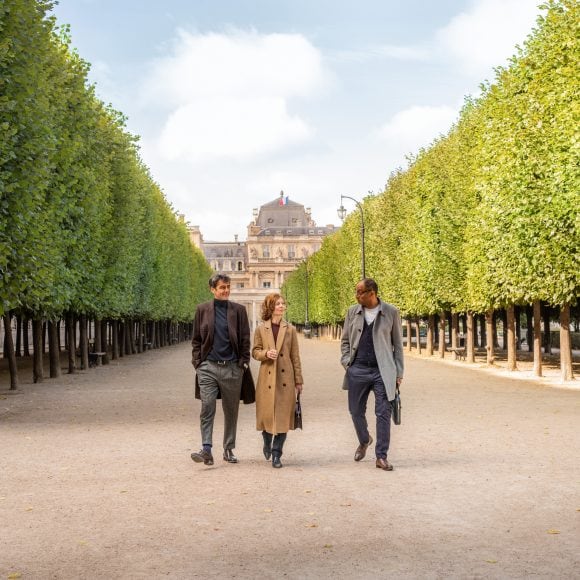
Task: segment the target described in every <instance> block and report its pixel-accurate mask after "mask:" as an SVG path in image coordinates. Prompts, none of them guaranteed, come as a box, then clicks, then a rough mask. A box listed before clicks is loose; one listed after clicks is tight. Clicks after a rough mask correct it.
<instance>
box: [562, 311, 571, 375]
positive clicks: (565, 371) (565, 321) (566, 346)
mask: <svg viewBox="0 0 580 580" xmlns="http://www.w3.org/2000/svg"><path fill="white" fill-rule="evenodd" d="M560 368H561V370H562V380H563V381H571V380H572V379H573V378H574V373H573V371H572V341H571V340H570V305H569V304H564V306H562V307H561V308H560Z"/></svg>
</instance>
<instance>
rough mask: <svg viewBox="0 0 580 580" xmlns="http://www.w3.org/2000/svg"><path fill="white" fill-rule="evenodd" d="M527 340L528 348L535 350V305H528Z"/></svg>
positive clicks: (531, 350)
mask: <svg viewBox="0 0 580 580" xmlns="http://www.w3.org/2000/svg"><path fill="white" fill-rule="evenodd" d="M526 342H527V343H528V350H529V351H530V352H533V350H534V307H533V306H530V305H528V306H526Z"/></svg>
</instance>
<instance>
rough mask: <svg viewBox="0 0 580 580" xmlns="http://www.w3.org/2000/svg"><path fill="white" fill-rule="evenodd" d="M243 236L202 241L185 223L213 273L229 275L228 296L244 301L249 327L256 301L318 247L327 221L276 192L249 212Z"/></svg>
mask: <svg viewBox="0 0 580 580" xmlns="http://www.w3.org/2000/svg"><path fill="white" fill-rule="evenodd" d="M252 217H253V219H252V221H251V222H250V224H249V225H248V232H247V240H246V241H245V242H240V241H238V239H237V236H236V237H235V239H234V241H233V242H205V241H204V240H203V236H202V234H201V232H200V229H199V227H198V226H190V228H189V232H190V237H191V241H192V243H194V244H195V245H196V246H198V247H199V248H200V249H201V250H202V251H203V253H204V255H205V257H206V260H207V261H208V263H209V264H210V266H211V267H212V268H213V269H214V270H215V271H216V272H224V273H226V274H228V275H229V276H230V277H231V279H232V292H231V299H232V300H234V301H236V302H239V303H241V304H245V305H246V308H247V310H248V316H249V318H250V322H251V325H252V328H255V326H256V325H257V323H258V322H259V317H260V304H261V303H262V301H263V300H264V297H265V296H266V295H268V294H269V293H271V292H278V291H279V290H280V288H281V286H282V284H283V283H284V280H285V279H286V277H287V276H288V275H289V274H290V273H291V272H293V271H294V270H295V269H296V268H297V267H298V265H299V264H300V262H302V261H303V260H304V259H306V258H307V257H308V256H310V255H311V254H313V253H314V252H316V251H317V250H318V249H320V245H321V244H322V240H323V239H324V237H325V236H327V235H329V234H331V233H333V232H334V231H335V227H334V226H333V225H327V226H317V225H316V223H315V222H314V220H313V219H312V215H311V210H310V208H305V207H304V206H303V205H302V204H300V203H297V202H295V201H292V200H290V199H289V198H288V196H286V195H285V194H284V192H283V191H281V192H280V195H279V197H278V198H276V199H274V200H272V201H270V202H268V203H265V204H264V205H262V206H261V207H260V208H255V209H254V210H253V216H252Z"/></svg>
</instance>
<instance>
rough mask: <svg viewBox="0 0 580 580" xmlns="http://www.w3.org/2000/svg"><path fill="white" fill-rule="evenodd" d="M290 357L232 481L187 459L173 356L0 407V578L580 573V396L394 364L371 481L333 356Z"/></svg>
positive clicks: (93, 375) (182, 349)
mask: <svg viewBox="0 0 580 580" xmlns="http://www.w3.org/2000/svg"><path fill="white" fill-rule="evenodd" d="M301 348H302V355H303V356H302V358H303V366H304V370H305V392H304V396H303V407H304V425H305V430H304V431H297V432H293V433H290V435H289V437H288V442H287V446H286V453H285V455H284V457H283V459H284V464H285V467H284V468H283V469H280V470H274V469H272V468H271V466H270V464H268V463H267V462H266V461H265V460H264V458H263V456H262V455H261V436H260V434H259V433H258V432H256V431H255V429H254V406H253V405H251V406H243V407H242V408H241V410H240V422H239V431H238V445H237V449H236V454H237V455H238V457H239V458H240V463H239V464H237V465H230V464H226V463H225V462H223V461H222V460H221V455H220V453H219V449H217V450H216V463H215V465H214V466H213V467H211V468H208V467H204V466H203V465H199V464H194V463H193V462H192V461H191V459H190V457H189V455H190V453H191V451H192V450H197V448H198V447H199V443H200V441H199V429H198V415H199V402H198V401H195V400H194V398H193V372H192V367H191V365H190V362H189V361H190V349H189V346H188V345H186V344H184V345H179V346H174V347H170V348H166V349H164V350H161V351H150V352H148V353H145V354H143V355H139V356H133V357H125V358H124V359H122V360H121V361H120V362H119V363H114V364H111V365H108V366H106V367H101V368H97V369H91V370H90V371H87V372H84V373H79V374H78V375H75V376H67V375H64V376H63V377H62V378H61V379H58V380H50V381H48V380H47V381H46V382H45V383H43V384H40V385H32V384H24V385H23V386H22V389H21V392H20V393H19V394H15V395H12V394H9V393H8V392H7V391H6V390H3V391H0V441H1V442H2V444H1V449H0V579H2V578H34V579H37V578H39V579H44V578H59V579H60V578H62V579H76V578H103V579H104V578H107V579H109V578H147V579H150V578H179V579H181V578H183V579H186V578H195V577H199V578H259V577H261V578H282V577H285V578H296V579H298V578H300V579H303V578H528V577H532V578H573V577H576V578H577V577H578V576H579V575H580V556H579V555H580V485H579V484H580V467H579V461H578V458H579V457H580V429H579V425H580V391H578V390H574V389H564V388H555V387H554V386H549V385H546V384H540V383H534V382H530V381H526V380H514V379H509V378H504V377H498V376H493V375H490V374H487V373H484V372H478V371H475V370H470V369H469V370H468V369H466V367H465V366H461V365H459V364H456V365H453V364H440V363H438V362H437V361H435V360H424V359H421V358H417V357H409V358H408V359H407V363H408V364H407V366H408V370H407V374H406V379H405V383H404V385H403V389H402V398H403V424H402V425H401V426H393V429H392V449H391V453H390V454H389V460H390V461H392V463H393V464H394V466H395V471H393V472H392V473H386V472H383V471H381V470H378V469H376V468H375V466H374V460H373V457H372V455H373V454H372V453H369V454H368V455H367V458H366V459H365V460H364V461H362V462H361V463H355V462H354V461H353V460H352V457H353V454H354V451H355V448H356V445H357V442H356V440H355V436H354V430H353V428H352V425H351V422H350V418H349V416H348V413H347V408H346V394H345V393H344V392H343V391H341V389H340V384H341V381H342V371H341V368H340V367H339V365H338V351H339V346H338V343H336V342H326V341H316V340H312V341H303V342H301ZM370 401H371V409H372V396H371V399H370ZM370 418H371V423H373V422H374V421H372V418H373V413H372V412H371V413H370ZM372 432H373V436H374V426H373V429H372ZM215 435H216V437H215V440H216V442H219V441H221V435H222V423H221V413H220V411H219V410H218V415H217V421H216V428H215Z"/></svg>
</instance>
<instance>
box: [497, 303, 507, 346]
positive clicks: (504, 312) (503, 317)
mask: <svg viewBox="0 0 580 580" xmlns="http://www.w3.org/2000/svg"><path fill="white" fill-rule="evenodd" d="M499 313H500V316H501V325H502V327H503V328H502V333H501V334H502V339H501V340H502V350H507V347H508V346H507V344H508V320H507V308H502V309H501V310H500V311H499Z"/></svg>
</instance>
